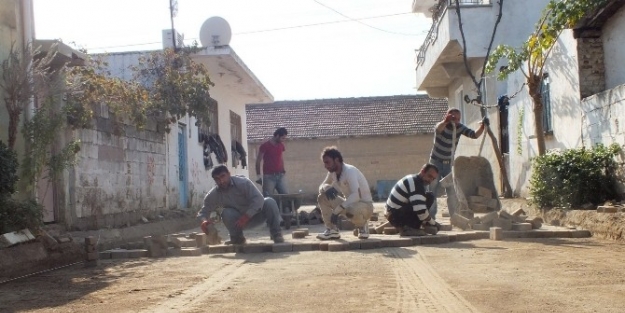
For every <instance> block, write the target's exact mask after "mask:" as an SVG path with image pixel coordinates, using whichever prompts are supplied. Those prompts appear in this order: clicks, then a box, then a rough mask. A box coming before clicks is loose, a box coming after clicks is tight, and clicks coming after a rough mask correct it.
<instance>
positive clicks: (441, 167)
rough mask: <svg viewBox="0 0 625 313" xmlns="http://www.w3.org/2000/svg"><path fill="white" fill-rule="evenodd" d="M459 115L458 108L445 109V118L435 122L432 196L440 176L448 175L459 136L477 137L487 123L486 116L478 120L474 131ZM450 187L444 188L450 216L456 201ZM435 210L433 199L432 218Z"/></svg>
mask: <svg viewBox="0 0 625 313" xmlns="http://www.w3.org/2000/svg"><path fill="white" fill-rule="evenodd" d="M461 117H462V114H461V113H460V110H458V109H456V108H451V109H449V110H447V113H446V114H445V118H444V119H443V120H442V121H441V122H439V123H438V124H436V129H435V135H434V147H432V152H431V153H430V163H431V164H434V165H436V167H437V168H438V171H439V172H438V174H439V175H438V178H436V179H435V180H434V181H433V182H432V184H430V187H429V189H430V190H431V191H432V192H433V193H434V196H437V195H438V192H439V188H440V184H439V182H440V180H441V178H443V177H445V176H447V175H449V174H450V173H451V171H452V168H451V165H452V161H453V158H454V152H455V151H454V150H455V149H456V148H457V147H458V142H459V141H460V136H466V137H468V138H471V139H477V138H479V137H480V136H481V135H482V133H483V132H484V124H488V118H485V119H484V120H483V121H482V122H480V128H479V129H478V130H477V131H474V130H473V129H471V128H468V127H467V126H465V125H464V124H462V123H460V118H461ZM454 126H455V128H454ZM454 129H455V134H454ZM454 139H455V140H454ZM451 189H453V187H450V188H448V189H446V193H447V208H448V209H449V215H450V216H451V215H453V214H454V213H455V209H456V202H457V200H456V198H455V197H454V196H453V194H454V193H453V190H451ZM437 212H438V205H437V204H436V201H434V204H433V205H432V207H431V208H430V215H431V216H432V218H433V219H436V213H437Z"/></svg>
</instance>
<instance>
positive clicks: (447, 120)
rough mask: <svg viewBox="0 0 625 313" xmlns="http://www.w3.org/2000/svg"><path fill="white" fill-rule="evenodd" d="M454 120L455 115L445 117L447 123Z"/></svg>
mask: <svg viewBox="0 0 625 313" xmlns="http://www.w3.org/2000/svg"><path fill="white" fill-rule="evenodd" d="M453 119H454V115H453V114H447V115H445V123H449V122H451V121H452V120H453Z"/></svg>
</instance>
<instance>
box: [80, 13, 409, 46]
mask: <svg viewBox="0 0 625 313" xmlns="http://www.w3.org/2000/svg"><path fill="white" fill-rule="evenodd" d="M406 14H413V13H412V12H404V13H393V14H386V15H375V16H367V17H362V18H350V17H347V18H348V19H347V20H339V21H331V22H320V23H312V24H302V25H295V26H285V27H279V28H269V29H262V30H252V31H247V32H240V33H235V34H234V35H249V34H257V33H265V32H273V31H280V30H289V29H296V28H304V27H313V26H322V25H329V24H339V23H346V22H359V21H361V20H370V19H376V18H382V17H390V16H399V15H406ZM363 24H364V23H363ZM364 25H367V24H364ZM367 26H369V27H372V28H374V29H378V28H375V27H373V26H370V25H367ZM378 30H381V31H384V32H387V33H391V34H397V35H404V36H419V35H417V34H402V33H393V32H389V31H386V30H383V29H378ZM198 39H199V38H197V37H196V38H189V39H185V41H192V40H198ZM159 43H161V42H160V41H155V42H144V43H137V44H131V45H119V46H107V47H95V48H90V49H91V50H102V49H112V48H125V47H135V46H147V45H154V44H159Z"/></svg>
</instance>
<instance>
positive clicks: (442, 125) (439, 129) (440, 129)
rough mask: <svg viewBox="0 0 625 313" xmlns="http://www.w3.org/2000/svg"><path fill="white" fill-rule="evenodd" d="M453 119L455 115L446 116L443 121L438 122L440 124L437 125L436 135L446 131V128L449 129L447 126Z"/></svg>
mask: <svg viewBox="0 0 625 313" xmlns="http://www.w3.org/2000/svg"><path fill="white" fill-rule="evenodd" d="M452 118H453V115H451V114H446V115H445V117H444V118H443V120H442V121H440V122H438V124H436V133H437V134H440V133H442V132H443V131H444V130H445V127H447V124H449V123H450V122H451V119H452Z"/></svg>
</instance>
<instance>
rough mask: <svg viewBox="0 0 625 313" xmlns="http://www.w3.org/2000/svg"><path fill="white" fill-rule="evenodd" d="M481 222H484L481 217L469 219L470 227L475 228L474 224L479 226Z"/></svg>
mask: <svg viewBox="0 0 625 313" xmlns="http://www.w3.org/2000/svg"><path fill="white" fill-rule="evenodd" d="M481 222H482V220H480V218H479V217H477V216H475V217H473V218H472V219H469V227H470V226H473V224H479V223H481Z"/></svg>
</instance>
